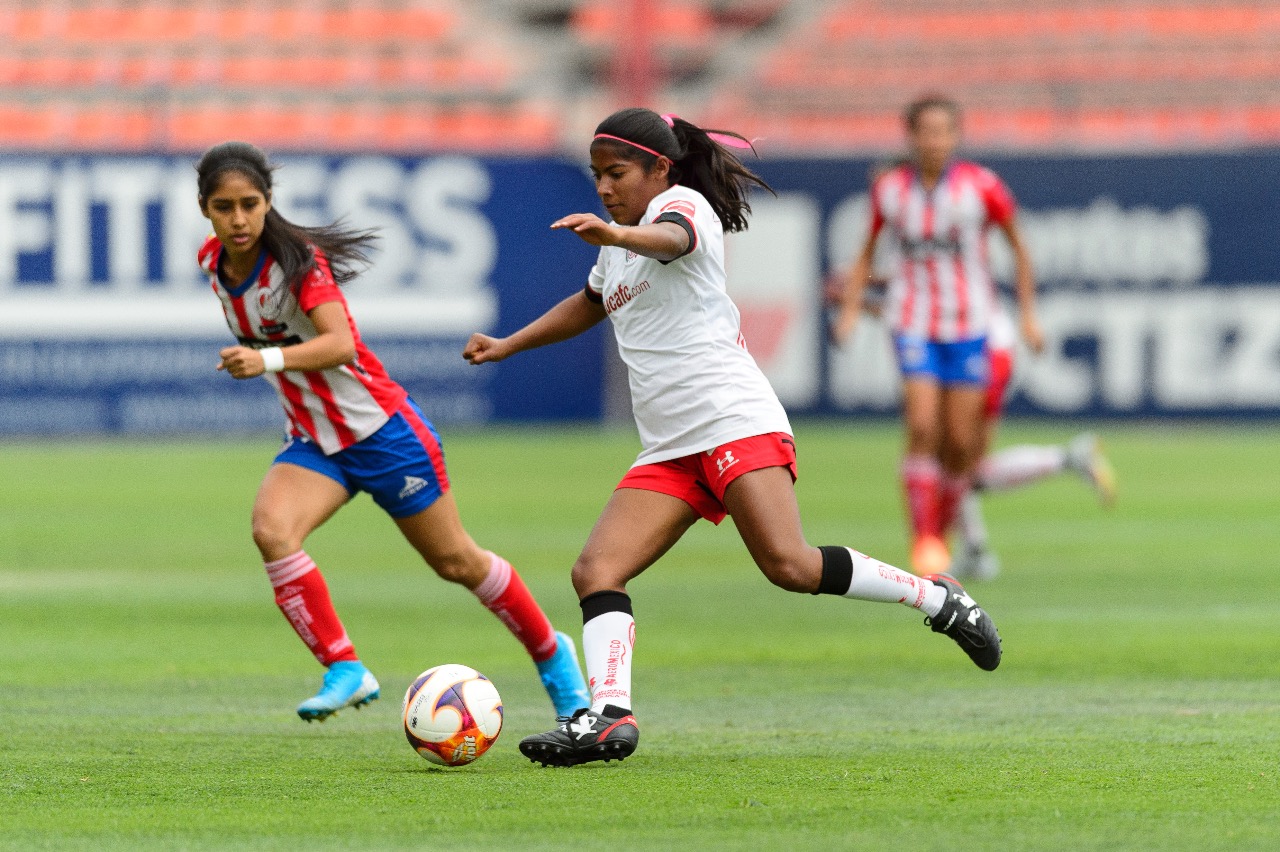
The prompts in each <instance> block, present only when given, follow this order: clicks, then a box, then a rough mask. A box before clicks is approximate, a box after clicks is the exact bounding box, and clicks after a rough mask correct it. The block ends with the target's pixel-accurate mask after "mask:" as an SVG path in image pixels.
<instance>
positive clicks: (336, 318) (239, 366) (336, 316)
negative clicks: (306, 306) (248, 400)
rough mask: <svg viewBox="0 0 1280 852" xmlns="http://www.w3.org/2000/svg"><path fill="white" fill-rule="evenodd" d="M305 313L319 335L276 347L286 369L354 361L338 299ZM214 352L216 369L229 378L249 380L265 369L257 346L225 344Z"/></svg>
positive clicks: (323, 367) (309, 368)
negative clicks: (225, 345)
mask: <svg viewBox="0 0 1280 852" xmlns="http://www.w3.org/2000/svg"><path fill="white" fill-rule="evenodd" d="M307 316H308V317H310V319H311V321H312V322H313V323H315V327H316V331H317V332H319V334H317V336H316V337H314V338H312V339H311V340H308V341H305V342H303V343H298V344H295V345H293V346H283V347H281V348H280V354H281V355H283V356H284V368H285V369H286V370H307V371H313V370H328V369H330V368H332V367H339V366H341V365H343V364H350V363H351V362H352V361H354V360H355V358H356V342H355V338H354V337H352V335H351V326H350V325H349V324H348V322H347V312H346V311H345V310H343V307H342V303H341V302H325V303H323V304H320V305H317V306H316V307H314V308H312V309H311V311H310V312H308V314H307ZM218 355H219V357H221V358H222V363H221V364H219V365H218V369H219V370H226V371H227V372H228V373H229V374H230V375H231V376H232V378H236V379H252V378H254V377H256V376H261V375H262V374H263V373H265V372H266V371H267V366H266V361H265V360H264V358H263V354H262V352H261V351H260V350H258V349H251V348H249V347H248V346H228V347H227V348H226V349H223V350H222V351H221V352H219V353H218Z"/></svg>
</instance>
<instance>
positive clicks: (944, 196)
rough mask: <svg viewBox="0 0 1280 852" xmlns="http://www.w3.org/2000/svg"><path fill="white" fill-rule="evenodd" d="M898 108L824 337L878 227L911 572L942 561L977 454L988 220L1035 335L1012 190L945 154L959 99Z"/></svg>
mask: <svg viewBox="0 0 1280 852" xmlns="http://www.w3.org/2000/svg"><path fill="white" fill-rule="evenodd" d="M905 119H906V127H907V132H908V136H909V140H910V148H911V157H910V160H909V161H907V162H906V163H903V164H902V165H899V166H896V167H894V168H891V169H889V170H887V171H886V172H885V173H884V174H883V175H881V176H880V177H879V178H878V179H877V180H876V181H875V182H874V184H873V185H872V188H871V206H872V219H871V228H870V233H869V234H868V235H867V239H866V241H865V243H864V244H863V248H862V252H861V254H860V255H859V256H858V259H857V261H856V263H855V264H854V266H853V269H852V271H851V272H850V277H849V282H848V286H847V289H846V292H845V298H844V304H843V306H842V308H841V310H840V314H839V316H838V318H837V319H836V322H835V324H834V327H833V329H832V338H833V339H834V340H835V342H837V343H839V342H841V341H843V340H845V339H847V338H848V336H849V335H850V334H851V333H852V331H853V329H854V327H855V325H856V324H857V321H858V315H859V312H860V311H861V310H862V303H863V295H864V291H865V288H866V286H867V281H868V278H869V275H870V272H871V267H872V262H873V260H874V257H875V250H876V243H877V240H878V239H879V237H880V235H881V234H883V233H885V232H886V231H887V232H888V233H889V237H890V240H891V241H890V248H891V250H892V252H893V255H894V274H893V277H892V280H891V281H890V285H889V297H888V303H887V304H886V306H885V309H884V313H885V316H886V317H887V318H888V320H889V324H890V327H891V328H892V330H893V335H894V343H895V347H896V349H897V353H898V363H899V367H900V369H901V371H902V377H903V417H904V420H905V421H906V432H907V447H906V453H905V456H904V458H903V462H902V471H901V473H902V483H903V490H904V491H905V493H906V498H907V508H908V516H909V520H910V523H911V529H912V548H911V561H912V565H913V567H914V568H915V569H916V570H917V571H923V572H932V571H942V570H945V569H946V567H947V566H948V565H949V563H950V554H949V553H948V550H947V546H946V544H945V542H944V540H943V535H944V533H945V531H946V530H947V528H948V527H950V525H951V523H952V522H953V520H954V518H955V515H956V512H957V510H958V508H959V505H960V501H961V499H962V498H963V496H964V494H965V493H966V492H967V491H968V490H969V488H970V487H971V485H972V482H973V477H974V473H975V470H976V467H977V463H978V455H977V451H978V448H979V446H980V442H979V439H978V438H979V431H980V430H981V428H982V426H983V416H982V411H983V402H984V399H985V393H986V387H987V380H988V375H989V372H990V364H989V359H988V356H987V348H986V335H987V329H988V326H989V324H990V318H991V312H992V310H993V308H994V304H995V288H994V284H993V281H992V277H991V269H990V263H989V261H988V258H987V232H988V229H989V228H990V227H991V225H996V226H997V227H999V228H1000V229H1001V230H1002V231H1003V232H1004V234H1005V236H1006V237H1007V238H1008V240H1009V244H1010V246H1011V247H1012V249H1013V255H1014V259H1015V262H1016V270H1017V276H1016V291H1017V297H1018V307H1019V311H1020V316H1021V326H1022V336H1023V339H1024V340H1025V341H1026V343H1027V345H1028V346H1029V347H1030V348H1031V349H1032V350H1033V351H1036V352H1038V351H1040V349H1041V348H1042V347H1043V345H1044V338H1043V335H1042V333H1041V331H1040V325H1039V322H1038V320H1037V319H1036V314H1035V278H1034V276H1033V275H1032V271H1031V260H1030V257H1029V255H1028V253H1027V250H1026V247H1025V245H1024V243H1023V240H1022V235H1021V232H1020V230H1019V228H1018V224H1017V220H1016V217H1015V215H1014V213H1015V204H1014V199H1013V195H1012V194H1011V193H1010V192H1009V190H1008V188H1007V187H1006V186H1005V185H1004V183H1003V182H1001V181H1000V179H999V178H998V177H996V175H995V174H994V173H993V172H991V171H990V170H989V169H986V168H983V167H982V166H979V165H977V164H975V163H971V162H967V161H964V160H956V159H953V157H952V155H953V154H954V152H955V149H956V146H957V144H958V143H959V136H960V110H959V107H958V106H957V105H956V104H955V102H954V101H951V100H949V99H947V98H943V97H937V96H930V97H926V98H921V99H920V100H917V101H916V102H914V103H912V104H911V105H910V106H909V107H908V108H907V110H906V114H905Z"/></svg>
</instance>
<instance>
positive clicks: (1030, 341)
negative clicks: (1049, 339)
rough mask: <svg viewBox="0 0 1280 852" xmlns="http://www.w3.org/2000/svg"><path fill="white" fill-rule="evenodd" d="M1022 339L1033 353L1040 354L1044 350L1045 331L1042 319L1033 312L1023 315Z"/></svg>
mask: <svg viewBox="0 0 1280 852" xmlns="http://www.w3.org/2000/svg"><path fill="white" fill-rule="evenodd" d="M1022 340H1023V341H1024V342H1025V343H1026V344H1027V348H1028V349H1030V350H1031V352H1032V354H1035V355H1039V354H1040V353H1041V352H1043V351H1044V331H1043V330H1042V329H1041V328H1040V320H1038V319H1036V318H1035V316H1034V315H1033V314H1026V315H1024V316H1023V317H1022Z"/></svg>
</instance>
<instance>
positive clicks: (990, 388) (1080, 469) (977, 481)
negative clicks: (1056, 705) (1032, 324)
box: [948, 303, 1116, 580]
mask: <svg viewBox="0 0 1280 852" xmlns="http://www.w3.org/2000/svg"><path fill="white" fill-rule="evenodd" d="M1016 346H1017V332H1016V331H1015V330H1014V327H1013V321H1012V320H1010V319H1009V315H1008V313H1007V312H1006V311H1005V310H1004V308H1003V307H1001V306H1000V304H999V303H997V304H996V306H995V309H994V310H993V311H992V312H991V326H990V329H989V331H988V334H987V353H988V355H989V357H990V360H991V377H990V379H989V380H988V384H987V391H986V400H985V403H984V405H983V415H984V419H983V426H982V429H981V430H979V433H978V441H979V446H978V451H977V455H978V458H979V459H980V461H979V462H978V469H977V472H976V475H975V477H974V480H973V488H972V489H970V490H969V492H968V493H966V494H965V496H964V498H963V499H962V500H961V503H960V509H959V511H958V513H957V515H956V530H957V532H958V533H959V536H960V543H961V547H960V550H959V552H957V553H956V554H955V557H954V558H953V559H952V561H951V568H950V569H949V570H948V573H949V574H951V575H952V576H954V577H958V578H961V579H964V578H971V579H975V580H990V579H993V578H994V577H995V576H996V575H997V574H998V573H999V572H1000V561H999V559H998V558H997V557H996V554H995V553H994V551H992V549H991V545H990V542H989V539H988V536H987V525H986V522H985V520H984V519H983V517H982V502H981V495H982V494H985V493H991V492H999V491H1009V490H1012V489H1014V488H1019V487H1022V486H1024V485H1030V484H1031V483H1033V482H1040V481H1042V480H1044V479H1047V478H1048V477H1051V476H1054V475H1056V474H1059V473H1063V472H1065V471H1071V472H1073V473H1076V474H1077V475H1079V476H1080V478H1081V479H1083V480H1084V481H1085V482H1086V483H1088V484H1089V485H1090V486H1092V487H1093V489H1094V491H1095V492H1097V495H1098V499H1099V500H1100V501H1101V502H1102V504H1103V505H1104V506H1111V505H1112V504H1113V503H1114V502H1115V492H1116V480H1115V473H1114V471H1113V470H1112V468H1111V463H1110V462H1109V461H1108V460H1107V457H1106V456H1105V455H1103V452H1102V446H1101V444H1100V443H1099V441H1098V436H1097V435H1094V434H1093V433H1091V432H1084V433H1081V434H1079V435H1077V436H1075V438H1073V439H1072V440H1071V441H1070V442H1069V443H1067V444H1066V445H1037V444H1019V445H1017V446H1013V447H1005V448H1004V449H1002V450H998V451H996V452H992V451H991V446H992V443H993V442H994V440H995V435H996V430H997V429H998V428H999V425H1000V414H1001V412H1002V411H1003V409H1004V399H1005V391H1006V389H1007V388H1008V386H1009V381H1010V379H1011V378H1012V377H1013V366H1014V354H1015V350H1016Z"/></svg>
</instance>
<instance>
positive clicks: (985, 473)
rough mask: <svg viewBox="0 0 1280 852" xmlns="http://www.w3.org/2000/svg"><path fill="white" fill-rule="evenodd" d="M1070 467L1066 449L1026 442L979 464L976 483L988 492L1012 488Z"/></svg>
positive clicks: (994, 454)
mask: <svg viewBox="0 0 1280 852" xmlns="http://www.w3.org/2000/svg"><path fill="white" fill-rule="evenodd" d="M1066 467H1067V451H1066V450H1065V449H1064V448H1062V447H1041V446H1034V445H1031V444H1023V445H1021V446H1017V447H1008V448H1006V449H1003V450H1000V451H999V452H997V453H993V454H992V455H989V456H987V457H986V458H984V459H983V460H982V462H981V463H980V464H979V465H978V476H977V478H976V480H975V485H976V486H977V487H978V488H982V489H986V490H988V491H1008V490H1009V489H1011V488H1017V487H1018V486H1020V485H1029V484H1030V483H1032V482H1037V481H1039V480H1041V479H1045V478H1046V477H1050V476H1053V475H1054V474H1057V473H1061V472H1062V471H1064V470H1066Z"/></svg>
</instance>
